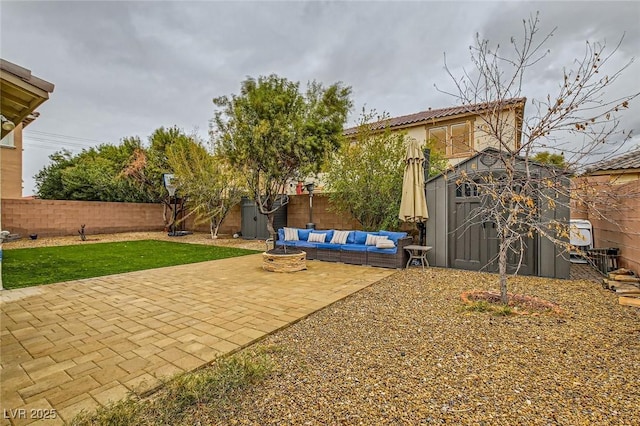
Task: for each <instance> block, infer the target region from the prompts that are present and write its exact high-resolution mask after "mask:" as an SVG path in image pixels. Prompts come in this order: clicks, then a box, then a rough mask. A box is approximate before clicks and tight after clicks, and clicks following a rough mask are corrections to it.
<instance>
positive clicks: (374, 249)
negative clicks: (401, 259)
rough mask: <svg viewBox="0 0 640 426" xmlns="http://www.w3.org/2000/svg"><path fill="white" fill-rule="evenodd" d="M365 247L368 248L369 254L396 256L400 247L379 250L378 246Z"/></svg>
mask: <svg viewBox="0 0 640 426" xmlns="http://www.w3.org/2000/svg"><path fill="white" fill-rule="evenodd" d="M365 247H367V252H369V253H383V254H396V253H397V252H398V247H394V248H377V247H376V246H365Z"/></svg>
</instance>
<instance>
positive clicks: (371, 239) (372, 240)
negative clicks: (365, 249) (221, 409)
mask: <svg viewBox="0 0 640 426" xmlns="http://www.w3.org/2000/svg"><path fill="white" fill-rule="evenodd" d="M386 239H387V237H384V236H382V235H373V234H369V235H367V240H366V241H365V242H364V244H365V245H367V246H375V245H376V244H377V243H378V240H386Z"/></svg>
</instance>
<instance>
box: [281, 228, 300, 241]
mask: <svg viewBox="0 0 640 426" xmlns="http://www.w3.org/2000/svg"><path fill="white" fill-rule="evenodd" d="M298 238H300V232H298ZM278 240H279V241H284V228H280V229H278Z"/></svg>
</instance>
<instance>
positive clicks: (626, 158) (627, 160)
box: [587, 149, 640, 173]
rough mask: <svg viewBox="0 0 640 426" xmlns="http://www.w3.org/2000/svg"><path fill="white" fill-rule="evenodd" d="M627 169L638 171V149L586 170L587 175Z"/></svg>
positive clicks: (639, 162) (639, 167)
mask: <svg viewBox="0 0 640 426" xmlns="http://www.w3.org/2000/svg"><path fill="white" fill-rule="evenodd" d="M629 169H640V149H635V150H633V151H630V152H627V153H626V154H623V155H621V156H619V157H616V158H612V159H611V160H607V161H601V162H599V163H596V164H594V165H593V167H589V168H588V169H587V173H595V172H606V171H614V170H629Z"/></svg>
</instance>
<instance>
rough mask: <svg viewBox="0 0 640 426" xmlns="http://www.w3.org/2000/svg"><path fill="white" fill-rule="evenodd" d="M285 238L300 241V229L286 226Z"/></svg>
mask: <svg viewBox="0 0 640 426" xmlns="http://www.w3.org/2000/svg"><path fill="white" fill-rule="evenodd" d="M284 240H285V241H298V229H297V228H284Z"/></svg>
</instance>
